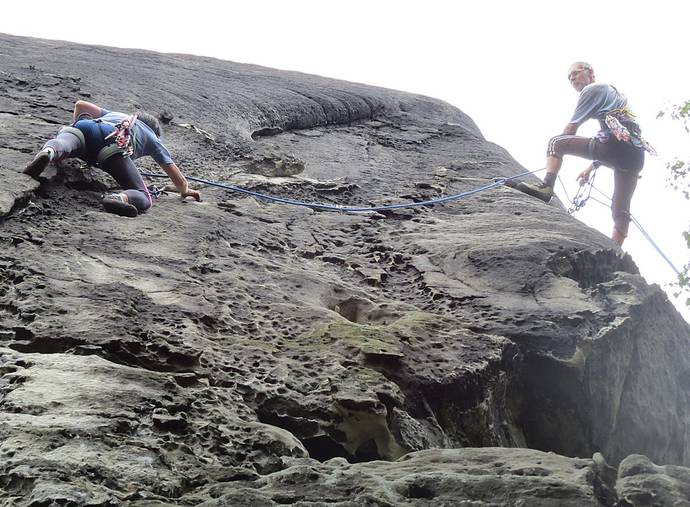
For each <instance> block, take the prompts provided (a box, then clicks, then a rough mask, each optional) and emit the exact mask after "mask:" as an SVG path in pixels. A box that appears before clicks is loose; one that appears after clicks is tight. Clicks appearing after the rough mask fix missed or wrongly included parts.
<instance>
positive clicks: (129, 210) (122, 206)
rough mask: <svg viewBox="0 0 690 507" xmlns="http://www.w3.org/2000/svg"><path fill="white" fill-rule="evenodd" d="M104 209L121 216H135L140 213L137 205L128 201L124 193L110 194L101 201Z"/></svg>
mask: <svg viewBox="0 0 690 507" xmlns="http://www.w3.org/2000/svg"><path fill="white" fill-rule="evenodd" d="M101 204H103V209H105V210H106V211H107V212H108V213H114V214H115V215H120V216H121V217H129V218H135V217H136V216H137V215H138V214H139V210H137V208H136V206H134V205H132V204H130V203H128V202H127V200H126V197H125V196H123V195H122V194H110V195H107V196H105V197H104V198H103V200H102V201H101Z"/></svg>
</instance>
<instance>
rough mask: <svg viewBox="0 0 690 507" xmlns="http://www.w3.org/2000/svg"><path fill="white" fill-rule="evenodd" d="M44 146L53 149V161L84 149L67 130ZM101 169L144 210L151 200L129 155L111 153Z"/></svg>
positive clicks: (76, 154) (129, 199)
mask: <svg viewBox="0 0 690 507" xmlns="http://www.w3.org/2000/svg"><path fill="white" fill-rule="evenodd" d="M43 147H44V148H48V147H49V148H52V149H53V150H55V158H54V161H56V162H57V161H60V160H63V159H65V158H70V157H81V156H83V153H84V151H85V147H84V146H82V142H81V140H80V139H79V138H78V137H77V136H76V135H74V134H71V133H69V132H59V133H58V135H57V137H55V138H54V139H51V140H50V141H48V142H47V143H46V144H45V145H44V146H43ZM101 169H103V170H104V171H105V172H107V173H108V174H110V175H111V176H112V177H113V178H114V179H115V181H117V183H118V185H120V187H121V188H122V189H123V190H124V193H125V194H126V195H127V200H128V201H129V202H130V203H131V204H133V205H134V206H136V208H137V209H138V210H139V211H146V210H147V209H149V208H150V207H151V205H152V204H153V201H152V200H151V194H150V193H149V189H148V188H147V187H146V184H145V183H144V179H143V178H142V177H141V173H139V170H138V169H137V166H135V165H134V162H132V159H131V158H130V157H123V156H120V155H113V156H111V157H110V158H108V159H107V160H106V161H105V162H103V163H102V164H101Z"/></svg>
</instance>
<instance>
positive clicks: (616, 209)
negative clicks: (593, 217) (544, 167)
mask: <svg viewBox="0 0 690 507" xmlns="http://www.w3.org/2000/svg"><path fill="white" fill-rule="evenodd" d="M547 155H548V156H550V157H557V158H563V156H564V155H575V156H576V157H582V158H586V159H589V160H598V161H599V162H601V163H602V165H605V166H607V167H610V168H612V169H613V170H614V182H615V183H614V188H613V196H612V197H611V215H612V216H613V222H614V224H615V227H616V229H617V230H618V232H619V233H620V234H621V235H622V236H624V237H625V236H627V235H628V227H629V225H630V201H631V200H632V196H633V193H634V192H635V188H636V187H637V179H638V178H639V173H640V171H641V170H642V167H643V166H644V149H642V148H638V147H637V146H634V145H633V144H631V143H628V142H621V141H618V140H617V139H615V138H613V137H612V138H610V139H609V140H608V141H607V142H601V141H600V140H599V139H598V138H596V137H592V138H590V137H582V136H571V135H561V136H556V137H554V138H552V139H551V140H550V141H549V147H548V150H547Z"/></svg>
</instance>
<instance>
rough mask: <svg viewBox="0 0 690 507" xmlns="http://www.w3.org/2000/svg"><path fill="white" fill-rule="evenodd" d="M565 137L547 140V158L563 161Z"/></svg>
mask: <svg viewBox="0 0 690 507" xmlns="http://www.w3.org/2000/svg"><path fill="white" fill-rule="evenodd" d="M568 137H570V136H568ZM566 140H567V137H566V136H562V135H560V136H555V137H552V138H551V139H549V145H548V147H547V148H546V156H547V157H556V158H558V159H563V155H564V153H563V152H564V147H565V145H566Z"/></svg>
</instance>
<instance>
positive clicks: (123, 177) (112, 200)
mask: <svg viewBox="0 0 690 507" xmlns="http://www.w3.org/2000/svg"><path fill="white" fill-rule="evenodd" d="M101 168H102V169H103V170H104V171H106V172H107V173H108V174H110V175H111V176H112V177H113V178H115V181H117V183H118V184H119V185H120V187H122V188H123V189H124V192H121V193H118V194H113V195H110V196H107V197H105V198H104V199H103V207H104V208H105V209H106V211H108V212H111V213H115V214H118V215H123V216H128V217H135V216H137V215H138V214H139V213H140V212H143V211H146V210H147V209H149V208H150V207H151V205H152V204H153V202H152V200H151V194H149V190H148V188H147V187H146V184H145V183H144V179H143V178H142V177H141V173H140V172H139V170H138V169H137V167H136V166H135V165H134V162H132V159H131V158H129V157H122V156H120V155H113V156H112V157H110V158H108V159H107V160H106V161H105V162H103V163H102V164H101Z"/></svg>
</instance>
